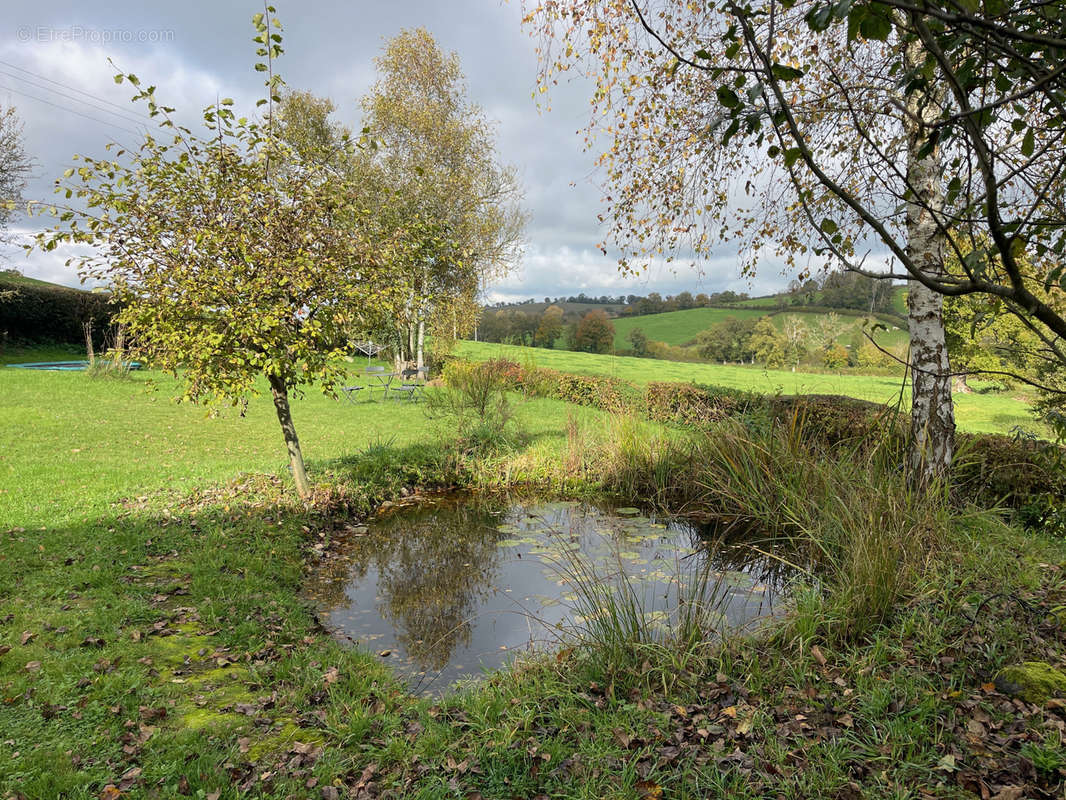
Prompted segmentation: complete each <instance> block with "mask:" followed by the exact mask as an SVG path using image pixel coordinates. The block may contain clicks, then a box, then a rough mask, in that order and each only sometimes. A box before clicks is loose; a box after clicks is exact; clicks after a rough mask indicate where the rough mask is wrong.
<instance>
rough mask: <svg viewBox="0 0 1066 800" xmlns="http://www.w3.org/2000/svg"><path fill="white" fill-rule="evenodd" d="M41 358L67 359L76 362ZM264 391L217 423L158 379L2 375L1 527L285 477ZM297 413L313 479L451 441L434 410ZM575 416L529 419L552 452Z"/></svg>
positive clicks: (526, 415)
mask: <svg viewBox="0 0 1066 800" xmlns="http://www.w3.org/2000/svg"><path fill="white" fill-rule="evenodd" d="M64 352H66V355H62V353H64ZM33 357H34V358H40V359H41V360H57V359H59V358H70V357H71V353H70V352H69V351H62V350H52V351H38V352H37V353H35V354H33ZM262 390H263V393H262V394H261V395H260V396H259V397H256V398H253V399H252V400H251V402H250V403H249V405H248V408H247V410H246V412H245V413H244V414H243V415H241V414H240V413H239V412H238V410H237V409H233V408H221V409H218V412H217V414H210V413H209V412H208V411H207V410H205V409H204V408H202V407H199V406H193V405H188V404H178V403H176V402H174V401H173V400H172V396H173V395H174V394H175V384H174V380H173V379H172V378H170V377H168V376H166V375H161V374H158V373H151V372H134V373H132V374H131V377H130V378H129V379H128V380H116V379H96V380H93V379H90V378H88V377H87V376H86V375H85V374H84V373H79V372H49V371H38V370H21V369H11V368H0V419H2V420H3V423H2V431H3V440H4V447H3V448H2V449H0V520H2V521H3V522H2V523H0V527H3V526H4V525H8V526H15V525H19V526H23V527H31V526H36V525H41V524H55V523H57V522H59V521H69V520H73V519H87V518H91V517H92V516H94V515H99V514H104V513H107V512H108V511H109V509H110V504H111V503H113V502H114V501H116V500H117V499H119V498H128V497H130V496H133V495H136V494H138V493H144V492H152V491H157V490H160V489H163V488H166V489H172V490H175V491H178V492H181V491H186V490H190V489H192V488H193V487H197V486H206V485H210V484H213V483H217V482H221V481H225V480H228V479H230V478H232V477H233V476H235V475H237V474H239V473H242V472H261V473H268V474H284V473H285V471H286V464H287V461H286V456H285V451H284V447H283V444H282V439H281V432H280V430H279V428H278V422H277V418H276V416H275V414H274V407H273V405H272V403H271V402H270V400H269V393H268V391H267V387H266V384H265V382H264V383H263V386H262ZM377 397H378V398H380V395H377ZM292 409H293V417H294V419H295V422H296V426H297V432H298V434H299V435H300V438H301V444H302V446H303V451H304V456H305V458H306V459H307V460H308V462H309V464H310V466H311V468H312V469H315V468H319V469H320V468H323V467H324V466H326V465H328V464H329V463H331V462H332V461H335V460H336V459H338V458H341V457H345V456H350V455H351V454H353V453H358V452H360V451H361V450H362V449H364V448H366V447H368V446H371V445H379V444H387V445H389V446H391V447H394V448H396V449H398V450H399V449H402V448H404V447H407V446H410V445H417V444H427V443H430V442H432V441H436V439H437V437H438V435H439V434H438V433H437V432H436V429H435V427H434V425H433V424H431V422H430V421H429V420H428V419H427V418H426V416H425V413H424V411H423V408H422V406H420V405H418V404H412V403H407V402H402V401H393V400H389V401H388V402H378V401H377V400H375V401H374V402H368V401H363V400H360V401H359V402H358V403H357V404H355V405H353V404H351V403H349V402H347V401H346V400H344V399H333V398H331V397H328V396H325V395H323V394H321V393H320V392H317V391H314V390H312V391H309V392H308V393H306V394H305V395H304V396H303V397H302V398H298V399H294V400H293V403H292ZM567 413H568V409H567V408H566V406H565V404H563V403H558V402H554V401H549V400H543V401H540V400H538V401H535V402H532V403H528V404H524V405H522V406H521V407H519V408H518V410H517V414H518V417H519V420H520V422H521V424H522V425H523V427H525V428H526V430H528V431H529V433H530V435H531V436H532V437H534V438H535V439H537V440H543V441H547V442H548V443H550V442H551V440H552V438H553V437H556V436H561V433H559V432H560V431H561V429H562V428H563V423H564V421H565V419H566V414H567ZM578 413H579V415H581V416H584V415H586V414H591V413H594V412H592V411H591V410H584V409H582V410H579V411H578Z"/></svg>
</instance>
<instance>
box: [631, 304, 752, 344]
mask: <svg viewBox="0 0 1066 800" xmlns="http://www.w3.org/2000/svg"><path fill="white" fill-rule="evenodd" d="M765 314H766V312H765V311H743V310H740V309H732V308H690V309H688V310H686V311H666V312H664V313H662V314H647V315H645V316H640V317H622V318H621V319H616V320H612V322H613V324H614V334H615V335H614V346H615V348H616V349H618V350H628V349H630V348H632V346H633V345H631V344H630V343H629V340H628V339H626V337H627V336H629V333H630V331H632V330H633V329H634V328H640V329H641V330H642V331H644V335H645V336H647V337H648V338H649V339H652V340H654V341H657V342H666V343H667V344H676V345H679V344H683V343H684V342H687V341H689V340H690V339H694V338H695V337H696V335H697V334H699V333H701V332H702V331H705V330H707V328H709V327H711V326H712V325H714V324H715V323H716V322H721V321H722V320H724V319H728V318H730V317H740V318H748V317H761V316H764V315H765Z"/></svg>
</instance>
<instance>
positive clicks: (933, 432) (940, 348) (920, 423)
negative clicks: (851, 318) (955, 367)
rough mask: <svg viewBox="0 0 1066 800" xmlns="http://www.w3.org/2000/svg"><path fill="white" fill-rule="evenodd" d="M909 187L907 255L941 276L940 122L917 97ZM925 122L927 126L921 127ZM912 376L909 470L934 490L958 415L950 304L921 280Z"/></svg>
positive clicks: (913, 321) (912, 107)
mask: <svg viewBox="0 0 1066 800" xmlns="http://www.w3.org/2000/svg"><path fill="white" fill-rule="evenodd" d="M924 57H925V53H924V51H923V50H922V48H921V45H920V44H917V45H914V44H912V45H911V46H909V47H908V48H907V51H906V52H905V54H904V66H905V68H906V69H908V70H910V69H913V68H914V67H915V66H916V65H918V64H921V63H922V62H923V61H924ZM907 111H908V114H907V117H906V118H905V123H904V124H905V128H906V132H907V140H908V156H907V182H908V184H909V185H910V188H911V191H912V192H914V193H915V194H916V198H915V199H914V200H912V201H911V202H910V204H909V207H908V209H907V255H908V256H909V257H910V259H911V260H912V262H913V263H914V264H915V265H916V266H917V268H918V269H919V271H920V272H921V273H922V274H925V275H929V276H931V277H936V276H940V275H941V274H942V273H943V270H944V244H945V241H944V233H943V231H942V229H941V227H940V226H939V225H938V224H937V218H938V217H939V216H940V211H941V209H942V208H943V202H944V201H943V194H942V191H941V186H940V175H941V169H940V159H939V153H938V151H937V150H936V149H934V150H933V151H932V152H931V153H930V154H929V155H927V156H925V157H924V158H919V151H920V150H921V148H922V146H923V145H924V139H925V131H924V130H923V128H924V125H923V124H922V123H928V122H931V121H933V120H935V119H936V116H937V111H938V109H937V108H936V104H935V102H933V100H931V99H930V101H929V102H922V98H920V97H918V96H917V95H912V96H911V97H910V98H909V99H908V102H907ZM918 120H921V121H922V123H920V122H918ZM907 307H908V312H909V313H908V325H909V328H910V340H911V355H910V365H911V374H912V391H911V395H912V400H911V442H910V449H909V452H908V456H907V467H908V472H909V475H910V480H911V483H912V484H913V485H916V486H919V487H924V486H928V485H929V483H930V482H931V481H933V480H936V479H939V478H944V477H946V475H947V472H948V469H949V468H950V467H951V460H952V457H953V456H954V451H955V409H954V406H953V404H952V399H951V367H950V365H949V363H948V348H947V342H946V341H945V337H944V298H943V296H942V295H939V294H937V293H936V292H934V291H932V290H931V289H928V288H926V287H925V286H924V285H923V284H922V283H920V282H919V281H916V280H911V281H909V282H908V295H907Z"/></svg>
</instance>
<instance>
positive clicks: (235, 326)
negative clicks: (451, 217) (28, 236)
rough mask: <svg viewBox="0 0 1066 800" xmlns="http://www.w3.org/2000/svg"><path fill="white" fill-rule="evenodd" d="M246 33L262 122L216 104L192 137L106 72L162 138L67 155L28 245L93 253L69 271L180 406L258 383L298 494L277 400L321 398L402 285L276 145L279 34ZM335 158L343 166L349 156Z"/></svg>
mask: <svg viewBox="0 0 1066 800" xmlns="http://www.w3.org/2000/svg"><path fill="white" fill-rule="evenodd" d="M254 22H255V27H256V38H255V41H256V42H257V44H258V45H259V46H258V54H259V55H260V57H261V58H262V59H263V60H262V61H261V62H260V63H259V64H257V65H256V68H257V69H258V70H259V71H261V72H263V73H265V75H266V89H267V91H266V96H265V97H264V98H262V99H261V100H260V101H259V104H260V105H261V106H265V107H266V108H265V110H266V113H265V116H263V117H261V118H256V117H238V116H237V115H236V114H235V113H234V111H233V109H232V106H233V101H232V100H230V99H222V100H220V101H219V103H218V104H217V105H214V106H210V107H208V108H206V109H204V111H203V115H202V120H203V132H202V133H199V134H197V133H194V132H193V131H192V130H191V129H189V128H187V127H184V126H181V125H179V124H177V123H175V122H174V121H173V116H172V115H173V111H174V109H172V108H169V107H166V106H164V105H162V104H161V103H160V102H159V101H158V100H157V98H156V95H155V89H154V87H152V86H148V87H144V88H142V84H141V81H140V80H139V79H138V78H137V76H135V75H132V74H128V75H117V76H116V81H118V82H123V81H125V82H128V83H130V84H132V85H133V86H135V87H137V89H138V91H137V93H136V95H135V97H134V100H136V101H139V102H141V103H143V104H144V105H145V106H146V109H147V112H148V114H149V115H150V116H151V117H153V118H154V119H156V120H157V121H158V122H159V129H158V131H157V132H156V133H151V134H148V135H146V136H145V138H144V140H143V141H142V142H141V144H140V146H139V147H138V148H137V149H136V150H133V151H126V150H123V149H120V148H118V147H117V146H115V145H111V146H109V148H108V149H109V150H111V151H112V154H111V155H110V157H104V158H94V157H88V156H75V160H76V161H78V162H79V163H80V166H78V167H77V168H74V169H69V170H67V172H66V174H65V175H64V177H63V178H62V179H60V180H59V181H57V185H56V191H57V192H59V193H60V194H61V195H63V197H64V198H66V199H67V200H70V199H72V198H77V199H78V200H79V201H81V205H74V204H70V205H66V206H63V205H57V206H55V207H54V208H53V209H51V210H52V211H54V213H55V214H56V215H57V216H58V223H57V224H56V226H55V227H54V228H53V229H52V230H50V231H47V232H45V233H42V234H40V235H39V236H38V238H37V246H39V247H41V248H43V249H46V250H51V249H54V248H55V247H57V246H59V245H61V244H68V243H73V244H82V245H89V246H90V247H91V248H92V249H91V251H90V252H89V254H87V255H84V256H81V257H77V258H75V259H73V260H74V261H75V262H76V263H77V265H78V269H79V272H80V273H81V275H82V277H83V278H95V279H98V280H101V281H104V282H106V283H107V284H108V285H109V286H110V288H111V290H112V291H113V293H114V296H115V299H116V301H117V302H118V303H119V304H121V307H122V311H121V312H120V314H119V316H118V319H119V321H121V322H123V323H125V324H126V325H127V326H128V330H129V334H130V336H131V338H132V340H133V341H134V342H135V344H136V346H137V347H138V348H139V350H140V351H141V352H142V353H143V355H144V357H146V358H148V359H150V360H151V362H152V363H153V364H154V365H155V366H157V367H159V368H161V369H164V370H168V371H170V372H172V373H174V374H175V375H176V376H178V377H179V378H180V379H181V380H182V384H183V392H182V398H183V399H185V400H189V401H193V402H212V401H214V402H219V401H221V402H228V403H232V404H243V403H244V402H246V400H247V398H248V396H249V395H253V394H256V393H258V392H259V390H260V384H259V381H260V379H261V378H263V377H264V376H265V378H266V380H267V382H268V384H269V386H270V390H271V394H272V396H273V400H274V404H275V408H276V410H277V414H278V419H279V423H280V425H281V428H282V432H283V436H284V439H285V442H286V446H287V449H288V451H289V457H290V466H291V469H292V473H293V477H294V480H295V482H296V487H297V490H298V491H299V493H300V494H301V495H303V494H306V493H307V491H308V485H307V477H306V473H305V470H304V464H303V455H302V451H301V449H300V444H299V438H298V437H297V435H296V430H295V426H294V423H293V420H292V416H291V412H290V409H289V395H290V393H291V392H293V391H294V390H299V389H300V387H303V386H307V385H310V384H313V383H314V384H318V385H319V386H320V387H321V388H322V389H323V390H324V391H327V392H328V391H332V389H333V388H334V387H335V385H336V384H337V382H338V381H339V380H340V379H341V378H342V377H343V375H344V372H345V364H344V362H343V361H342V360H341V359H340V356H341V355H342V346H343V344H344V342H345V336H344V334H345V332H346V331H347V330H348V329H350V328H352V327H356V326H357V327H364V328H365V327H372V326H375V325H380V324H381V319H382V317H383V316H387V315H388V313H389V309H391V308H392V307H393V306H394V304H395V300H396V297H397V296H398V294H399V293H400V290H401V286H400V284H399V279H398V277H397V276H396V275H395V274H394V273H393V272H392V271H391V268H390V266H389V256H390V253H391V248H390V246H389V242H387V241H382V240H380V239H377V238H375V237H374V235H373V234H374V233H375V231H374V228H373V227H372V226H371V225H370V224H369V223H368V220H370V219H372V215H373V212H374V208H373V206H372V203H371V198H370V197H369V196H368V195H367V194H366V193H365V192H362V191H361V189H360V187H359V186H358V185H357V184H355V183H354V182H352V181H351V180H348V179H347V177H346V176H345V175H344V174H343V173H342V172H340V171H338V170H335V169H331V168H330V166H329V164H328V163H325V162H323V161H322V160H321V159H319V158H318V157H317V156H315V155H313V152H314V151H313V148H307V149H304V148H302V147H300V146H299V144H298V143H292V144H290V143H289V142H286V141H285V139H284V137H283V136H282V135H281V130H282V128H283V127H284V126H283V125H282V124H281V123H282V122H283V121H284V120H279V119H278V117H277V116H276V115H275V114H274V111H275V105H276V104H277V103H279V102H280V96H279V91H280V89H281V86H282V82H281V79H280V77H279V76H278V75H276V74H275V73H274V70H273V65H274V60H275V59H276V58H277V57H278V56H279V55H280V54H281V45H280V42H281V25H280V24H279V23H278V21H277V19H276V18H275V17H273V11H272V10H271V9H269V8H268V10H267V11H266V13H264V14H257V15H256V16H255V18H254ZM343 146H344V147H348V148H349V151H348V152H347V153H346V154H345V158H349V159H350V158H354V153H353V152H351V151H350V150H351V148H354V146H355V143H353V142H351V141H350V140H346V141H345V143H344V145H343Z"/></svg>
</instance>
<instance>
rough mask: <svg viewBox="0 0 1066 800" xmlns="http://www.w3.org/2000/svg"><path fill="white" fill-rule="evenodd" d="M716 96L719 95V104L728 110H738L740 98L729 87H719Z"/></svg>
mask: <svg viewBox="0 0 1066 800" xmlns="http://www.w3.org/2000/svg"><path fill="white" fill-rule="evenodd" d="M715 94H717V95H718V102H719V103H721V104H722V105H723V106H725V107H726V108H736V107H737V106H739V105H740V98H739V97H737V93H736V92H734V91H733V90H732V89H730V88H729V87H728V86H719V87H718V89H717V90H716V91H715Z"/></svg>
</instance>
